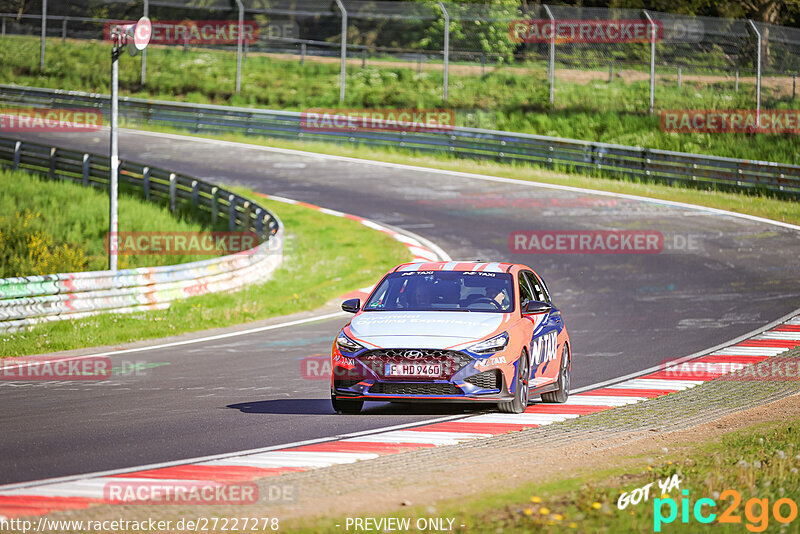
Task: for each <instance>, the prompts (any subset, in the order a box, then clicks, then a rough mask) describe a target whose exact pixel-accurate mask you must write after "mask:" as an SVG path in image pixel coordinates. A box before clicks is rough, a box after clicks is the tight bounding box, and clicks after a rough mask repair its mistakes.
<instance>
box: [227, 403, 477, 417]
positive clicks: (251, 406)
mask: <svg viewBox="0 0 800 534" xmlns="http://www.w3.org/2000/svg"><path fill="white" fill-rule="evenodd" d="M226 408H230V409H233V410H239V411H240V412H242V413H250V414H287V415H325V414H330V415H333V413H334V411H333V408H332V407H331V401H330V400H329V399H276V400H262V401H253V402H240V403H237V404H229V405H227V406H226ZM482 409H484V410H485V409H486V407H485V406H473V405H469V404H466V405H464V404H422V403H410V402H409V403H393V404H390V403H388V402H366V403H364V410H363V412H362V415H458V414H462V413H464V414H469V413H473V412H475V411H479V410H482Z"/></svg>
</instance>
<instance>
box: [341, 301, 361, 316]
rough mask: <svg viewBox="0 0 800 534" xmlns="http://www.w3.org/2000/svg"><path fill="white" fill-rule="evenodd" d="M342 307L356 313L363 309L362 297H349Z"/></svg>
mask: <svg viewBox="0 0 800 534" xmlns="http://www.w3.org/2000/svg"><path fill="white" fill-rule="evenodd" d="M342 309H343V310H344V311H346V312H348V313H356V312H358V310H360V309H361V299H347V300H346V301H344V302H342Z"/></svg>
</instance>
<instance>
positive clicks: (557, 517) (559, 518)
mask: <svg viewBox="0 0 800 534" xmlns="http://www.w3.org/2000/svg"><path fill="white" fill-rule="evenodd" d="M553 519H555V520H556V521H561V520H562V519H564V516H563V515H561V514H553Z"/></svg>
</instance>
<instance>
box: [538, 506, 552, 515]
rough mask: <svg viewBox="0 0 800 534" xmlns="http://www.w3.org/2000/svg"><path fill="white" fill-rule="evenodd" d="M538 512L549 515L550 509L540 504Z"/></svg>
mask: <svg viewBox="0 0 800 534" xmlns="http://www.w3.org/2000/svg"><path fill="white" fill-rule="evenodd" d="M539 514H540V515H550V509H549V508H546V507H544V506H542V507H541V508H539Z"/></svg>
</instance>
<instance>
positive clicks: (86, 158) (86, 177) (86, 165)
mask: <svg viewBox="0 0 800 534" xmlns="http://www.w3.org/2000/svg"><path fill="white" fill-rule="evenodd" d="M90 160H91V156H90V155H89V154H84V155H83V187H89V171H90V170H91V169H90V167H89V164H90Z"/></svg>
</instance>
